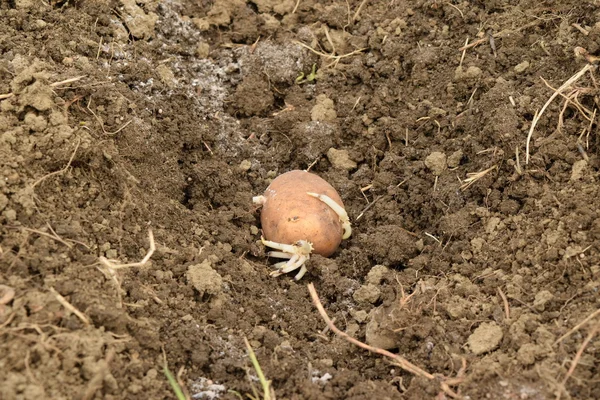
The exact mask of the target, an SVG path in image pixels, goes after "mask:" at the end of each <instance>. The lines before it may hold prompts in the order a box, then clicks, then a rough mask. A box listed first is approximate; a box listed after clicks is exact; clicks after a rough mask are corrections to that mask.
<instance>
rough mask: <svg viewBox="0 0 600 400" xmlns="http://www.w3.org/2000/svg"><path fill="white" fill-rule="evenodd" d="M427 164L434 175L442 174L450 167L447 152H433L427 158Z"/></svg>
mask: <svg viewBox="0 0 600 400" xmlns="http://www.w3.org/2000/svg"><path fill="white" fill-rule="evenodd" d="M425 166H426V167H427V168H429V170H430V171H431V172H432V173H433V175H435V176H440V175H441V174H442V172H444V171H445V170H446V168H447V167H448V163H447V160H446V154H444V153H442V152H439V151H435V152H433V153H431V154H430V155H428V156H427V158H426V159H425Z"/></svg>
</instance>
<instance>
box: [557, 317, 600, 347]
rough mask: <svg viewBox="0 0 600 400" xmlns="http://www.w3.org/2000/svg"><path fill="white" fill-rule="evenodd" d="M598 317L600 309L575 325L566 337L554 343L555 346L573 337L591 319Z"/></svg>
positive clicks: (563, 336)
mask: <svg viewBox="0 0 600 400" xmlns="http://www.w3.org/2000/svg"><path fill="white" fill-rule="evenodd" d="M597 315H600V308H599V309H597V310H596V311H594V312H593V313H591V314H590V315H588V316H587V317H585V319H584V320H583V321H581V322H580V323H578V324H577V325H575V326H574V327H573V328H572V329H571V330H569V331H568V332H567V333H565V334H564V335H562V336H561V337H559V338H558V339H556V341H555V342H554V345H555V346H556V345H557V344H558V343H560V342H562V341H563V340H565V339H566V338H568V337H569V336H571V335H572V334H573V333H575V332H576V331H577V330H579V328H581V327H582V326H583V325H585V324H587V323H588V322H589V321H590V320H591V319H593V318H595V317H596V316H597Z"/></svg>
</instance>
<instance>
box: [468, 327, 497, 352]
mask: <svg viewBox="0 0 600 400" xmlns="http://www.w3.org/2000/svg"><path fill="white" fill-rule="evenodd" d="M503 336H504V333H503V332H502V328H501V327H500V326H498V324H496V323H495V322H484V323H482V324H481V325H479V327H478V328H477V329H475V331H474V332H473V333H472V334H471V336H469V339H468V340H467V344H468V345H469V347H470V348H471V351H472V352H473V354H475V355H480V354H483V353H487V352H489V351H492V350H495V349H496V348H497V347H498V346H499V345H500V342H501V341H502V337H503Z"/></svg>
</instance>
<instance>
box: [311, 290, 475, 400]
mask: <svg viewBox="0 0 600 400" xmlns="http://www.w3.org/2000/svg"><path fill="white" fill-rule="evenodd" d="M307 287H308V291H309V293H310V296H311V298H312V301H313V303H314V304H315V307H317V310H318V311H319V314H320V315H321V318H323V320H324V321H325V323H326V324H327V326H328V327H329V329H331V331H332V332H334V333H335V334H336V335H338V336H340V337H342V338H344V339H345V340H347V341H348V342H350V343H352V344H354V345H356V346H358V347H360V348H362V349H365V350H368V351H370V352H372V353H376V354H380V355H382V356H384V357H387V358H389V359H391V360H392V361H393V363H394V365H397V366H398V367H400V368H402V369H403V370H405V371H406V372H410V373H411V374H414V375H417V376H420V377H422V378H426V379H428V380H436V379H437V377H436V375H434V374H431V373H429V372H427V371H425V370H424V369H422V368H420V367H418V366H416V365H414V364H413V363H411V362H410V361H408V360H407V359H405V358H404V357H402V356H401V355H398V354H394V353H391V352H389V351H387V350H384V349H381V348H379V347H374V346H370V345H368V344H366V343H363V342H361V341H360V340H358V339H355V338H353V337H352V336H350V335H348V334H347V333H345V332H342V331H341V330H340V329H339V328H338V327H336V326H335V325H334V323H333V321H332V320H331V319H330V318H329V316H328V315H327V311H325V308H324V307H323V304H322V303H321V300H320V299H319V295H318V294H317V291H316V290H315V286H314V285H313V284H312V283H309V284H308V285H307ZM465 368H466V362H465V361H464V360H463V368H461V371H460V372H459V374H458V376H457V377H456V378H453V379H447V378H443V377H442V378H441V379H442V382H441V383H440V386H441V388H442V390H443V392H444V393H445V394H446V395H448V396H450V397H452V398H460V396H459V395H458V394H457V393H456V392H454V391H453V390H452V389H450V386H454V385H458V384H459V383H461V382H462V380H463V378H462V374H463V373H464V370H465Z"/></svg>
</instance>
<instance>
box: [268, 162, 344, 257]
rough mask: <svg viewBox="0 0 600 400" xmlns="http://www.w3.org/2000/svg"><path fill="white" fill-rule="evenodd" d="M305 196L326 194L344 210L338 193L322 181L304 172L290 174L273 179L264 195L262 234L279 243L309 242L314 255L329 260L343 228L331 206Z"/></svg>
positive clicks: (342, 233)
mask: <svg viewBox="0 0 600 400" xmlns="http://www.w3.org/2000/svg"><path fill="white" fill-rule="evenodd" d="M307 193H316V194H319V195H326V196H328V197H329V198H331V199H332V200H333V201H335V203H337V204H338V205H339V206H340V207H342V209H343V208H344V203H343V202H342V199H341V198H340V196H339V194H338V193H337V191H336V190H335V189H334V188H333V186H331V185H330V184H329V183H327V182H326V181H325V180H324V179H322V178H320V177H319V176H317V175H315V174H312V173H310V172H306V171H300V170H294V171H289V172H286V173H284V174H282V175H280V176H278V177H277V178H275V179H274V180H273V182H271V184H270V185H269V187H268V188H267V190H266V191H265V193H264V196H263V199H262V203H263V209H262V212H261V223H262V229H263V234H264V237H265V238H266V239H267V240H269V241H272V242H277V243H282V244H294V243H296V242H298V241H300V240H304V241H308V242H310V243H312V246H313V253H316V254H320V255H322V256H325V257H328V256H330V255H331V254H333V253H334V252H335V251H336V249H337V248H338V246H339V245H340V243H341V241H342V236H343V235H344V227H343V224H342V221H341V220H340V216H339V215H338V214H337V213H336V212H335V211H334V210H333V209H332V208H331V207H330V206H328V205H327V204H326V203H325V202H324V201H322V200H320V199H319V198H315V197H312V196H311V195H308V194H307Z"/></svg>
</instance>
